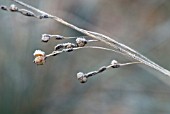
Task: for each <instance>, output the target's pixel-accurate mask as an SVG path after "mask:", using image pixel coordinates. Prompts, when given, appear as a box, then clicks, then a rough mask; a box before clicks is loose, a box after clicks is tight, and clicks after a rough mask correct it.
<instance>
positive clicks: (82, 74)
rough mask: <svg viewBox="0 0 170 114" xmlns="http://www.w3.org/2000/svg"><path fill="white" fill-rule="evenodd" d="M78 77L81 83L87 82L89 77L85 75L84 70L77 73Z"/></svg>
mask: <svg viewBox="0 0 170 114" xmlns="http://www.w3.org/2000/svg"><path fill="white" fill-rule="evenodd" d="M77 79H78V80H79V81H80V83H86V82H87V77H85V74H84V73H83V72H79V73H77Z"/></svg>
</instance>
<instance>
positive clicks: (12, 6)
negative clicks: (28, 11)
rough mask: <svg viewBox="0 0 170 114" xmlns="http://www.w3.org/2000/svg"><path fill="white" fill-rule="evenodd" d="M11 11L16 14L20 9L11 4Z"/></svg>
mask: <svg viewBox="0 0 170 114" xmlns="http://www.w3.org/2000/svg"><path fill="white" fill-rule="evenodd" d="M9 10H10V11H13V12H15V11H18V7H16V6H15V5H14V4H11V6H10V8H9Z"/></svg>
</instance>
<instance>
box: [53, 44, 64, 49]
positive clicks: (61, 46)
mask: <svg viewBox="0 0 170 114" xmlns="http://www.w3.org/2000/svg"><path fill="white" fill-rule="evenodd" d="M61 48H63V44H57V45H56V46H55V47H54V50H55V51H56V50H59V49H61Z"/></svg>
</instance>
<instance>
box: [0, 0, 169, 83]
mask: <svg viewBox="0 0 170 114" xmlns="http://www.w3.org/2000/svg"><path fill="white" fill-rule="evenodd" d="M12 1H14V2H16V3H18V4H20V5H22V6H24V7H26V8H28V9H31V10H32V11H34V12H36V13H39V14H40V15H36V14H35V13H33V12H31V11H29V10H26V9H19V8H18V7H16V6H15V5H11V6H10V7H9V8H7V7H6V6H1V9H2V10H6V11H12V12H19V13H21V14H22V15H25V16H29V17H34V18H37V19H52V20H55V21H57V22H59V23H61V24H63V25H65V26H67V27H70V28H72V29H74V30H76V31H78V32H80V33H83V34H84V35H86V36H88V37H90V38H94V40H87V39H85V38H84V37H64V36H61V35H50V34H43V35H42V41H43V42H48V41H49V40H50V39H51V38H55V39H56V40H66V39H70V38H76V44H74V43H64V44H58V45H56V46H55V47H54V51H53V52H52V53H51V54H47V55H45V53H44V52H43V51H41V50H36V51H35V53H34V56H35V60H34V62H35V63H36V64H38V65H42V64H44V63H45V60H46V59H47V58H48V57H50V56H56V55H58V54H61V53H63V52H72V51H74V50H78V49H84V48H93V49H94V48H95V49H104V50H107V51H112V52H116V53H120V54H122V55H124V56H126V57H130V58H133V59H134V60H136V61H137V62H130V63H123V64H120V63H118V62H117V61H116V62H115V60H114V62H113V61H112V63H111V65H108V66H106V67H105V66H103V67H101V68H100V69H99V70H97V71H92V72H89V73H85V74H84V73H82V72H79V73H77V78H78V80H80V82H82V83H84V82H86V81H87V78H88V77H91V76H93V75H96V74H98V73H101V72H103V71H105V70H106V69H108V68H118V66H119V67H120V66H126V65H131V64H137V63H143V64H145V65H147V66H149V67H151V68H153V69H155V70H157V71H159V72H161V73H163V74H165V75H166V76H170V71H168V70H166V69H165V68H163V67H161V66H159V65H158V64H156V63H154V62H153V61H151V60H149V59H148V58H147V57H145V56H143V55H142V54H140V53H138V52H137V51H135V50H134V49H131V48H130V47H128V46H126V45H124V44H122V43H119V42H117V41H115V40H114V39H113V38H110V37H108V36H106V35H103V34H100V33H97V32H92V31H88V30H85V29H82V28H79V27H77V26H75V25H73V24H70V23H68V22H66V21H64V20H63V19H61V18H59V17H57V16H54V15H51V14H49V13H46V12H44V11H42V10H40V9H37V8H35V7H33V6H30V5H28V4H26V3H24V2H21V1H19V0H12ZM98 41H100V42H103V43H105V44H106V45H109V46H110V48H105V47H98V46H86V44H87V43H90V42H98ZM113 63H114V64H113ZM115 64H116V66H117V67H115V66H114V65H115ZM113 66H114V67H113Z"/></svg>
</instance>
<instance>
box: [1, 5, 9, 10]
mask: <svg viewBox="0 0 170 114" xmlns="http://www.w3.org/2000/svg"><path fill="white" fill-rule="evenodd" d="M0 7H1V9H2V10H8V8H7V7H6V6H4V5H1V6H0Z"/></svg>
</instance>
